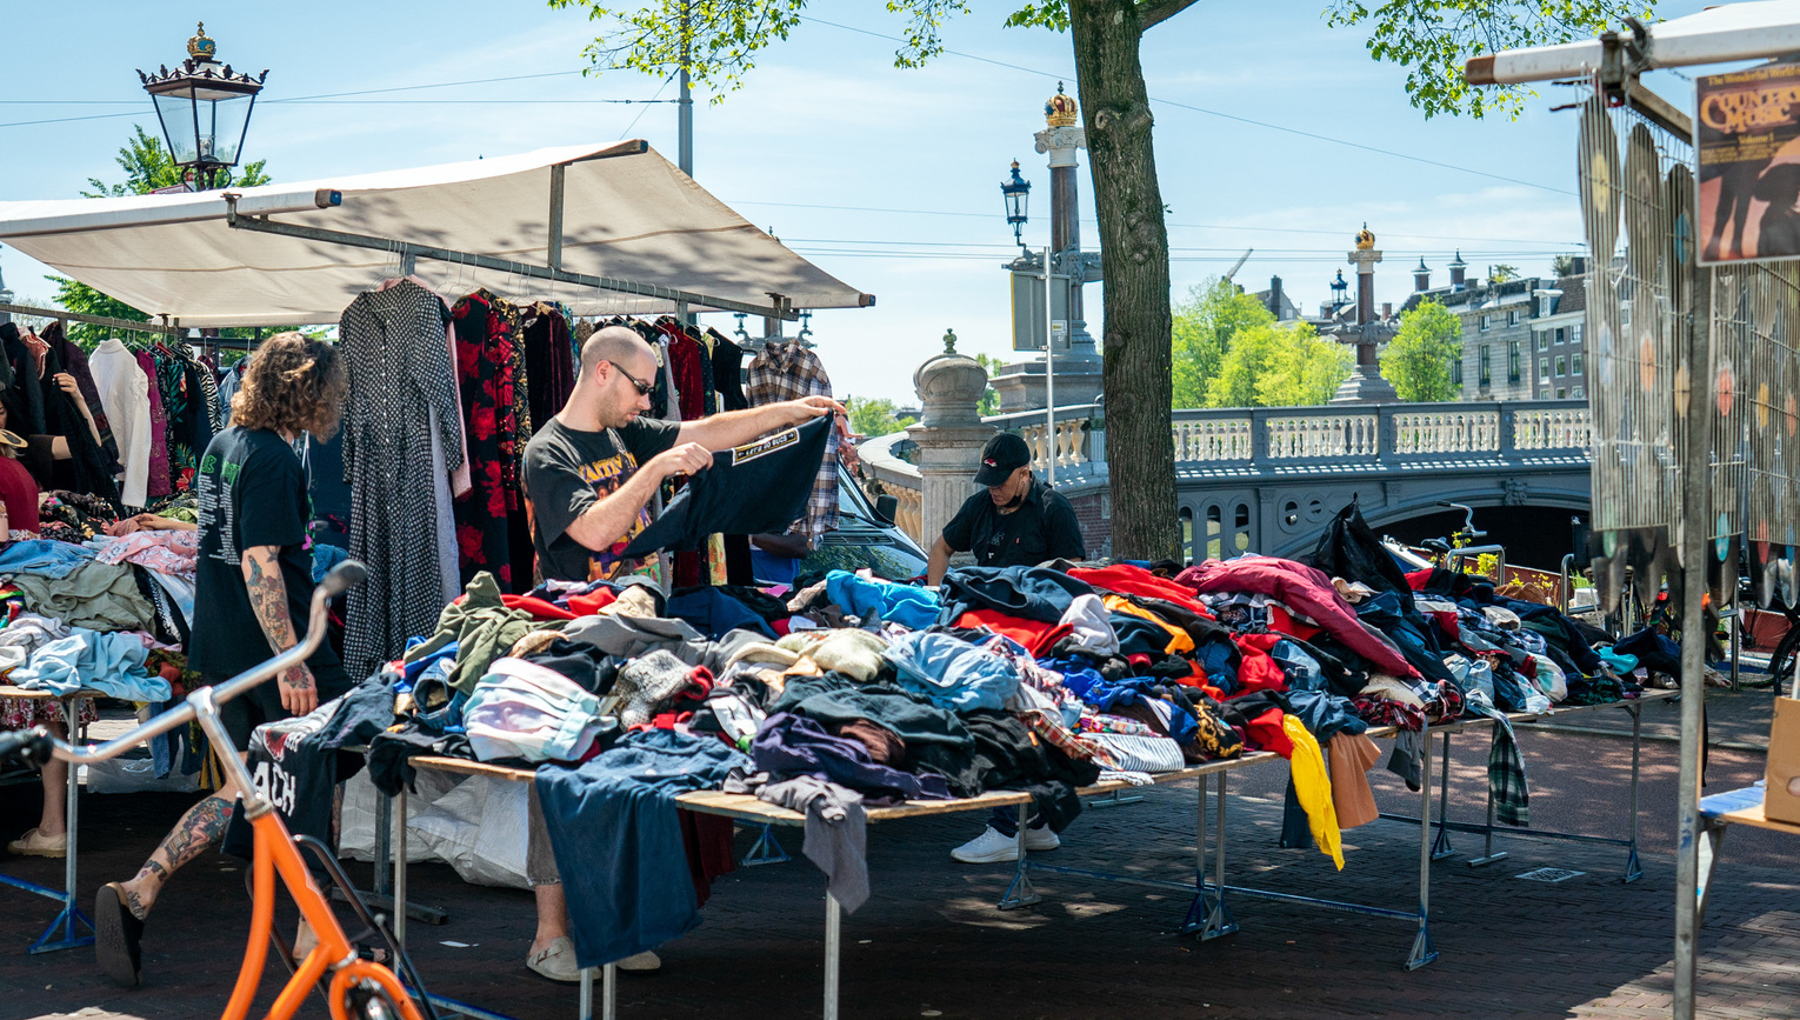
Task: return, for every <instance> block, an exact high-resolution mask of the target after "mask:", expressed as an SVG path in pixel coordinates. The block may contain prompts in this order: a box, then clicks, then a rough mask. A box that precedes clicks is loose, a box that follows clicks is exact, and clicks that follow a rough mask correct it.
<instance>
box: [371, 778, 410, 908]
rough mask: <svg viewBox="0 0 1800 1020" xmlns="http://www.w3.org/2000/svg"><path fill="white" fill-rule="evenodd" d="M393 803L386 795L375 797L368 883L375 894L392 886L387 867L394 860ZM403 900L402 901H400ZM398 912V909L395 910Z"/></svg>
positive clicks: (383, 893) (382, 894) (384, 894)
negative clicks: (372, 858) (372, 861)
mask: <svg viewBox="0 0 1800 1020" xmlns="http://www.w3.org/2000/svg"><path fill="white" fill-rule="evenodd" d="M393 837H394V804H393V801H392V800H390V799H389V798H387V797H379V796H378V797H376V798H375V874H374V878H373V880H372V881H371V883H370V891H371V892H373V893H374V894H375V895H377V896H386V895H388V892H389V890H390V889H392V886H390V885H389V884H388V868H389V867H391V866H392V864H393V860H394V847H393ZM402 902H404V901H402ZM395 913H399V911H395Z"/></svg>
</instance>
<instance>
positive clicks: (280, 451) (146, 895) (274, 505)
mask: <svg viewBox="0 0 1800 1020" xmlns="http://www.w3.org/2000/svg"><path fill="white" fill-rule="evenodd" d="M347 389H348V383H347V381H346V378H345V370H344V365H343V363H342V361H341V360H340V359H339V357H338V351H337V348H336V347H334V346H332V345H331V344H329V343H325V342H323V341H319V340H312V339H308V338H307V337H305V336H303V335H301V334H299V333H280V334H277V335H276V336H273V337H270V338H269V339H268V340H265V341H263V343H262V345H261V346H260V347H258V348H257V350H256V352H255V354H254V355H253V356H252V358H251V359H250V362H249V365H248V367H247V368H246V370H245V372H244V378H243V383H242V385H241V386H240V387H239V388H238V391H237V393H236V395H235V396H233V397H232V400H231V427H230V428H228V429H226V430H225V431H223V432H221V433H219V434H218V435H217V436H215V437H214V438H213V440H212V442H211V443H210V444H209V445H208V446H207V447H206V452H205V453H204V454H203V455H202V457H201V458H200V464H199V469H198V471H197V472H196V473H195V491H196V493H197V495H198V499H199V505H200V514H199V516H200V525H199V530H200V555H199V560H198V563H197V566H196V576H195V597H194V601H195V604H196V605H201V606H205V607H206V611H205V612H204V613H201V614H199V615H198V616H197V617H196V619H195V621H194V627H193V634H192V639H191V640H190V641H189V644H188V665H189V667H190V668H192V669H193V670H195V671H196V672H198V673H199V674H200V675H201V676H202V677H203V678H204V680H205V682H206V683H208V684H214V683H218V682H221V681H223V680H226V679H228V678H230V677H231V676H233V675H235V674H237V673H240V672H242V671H244V670H246V669H249V668H251V667H252V666H255V665H256V664H258V663H260V662H262V661H263V660H265V659H267V658H269V656H270V655H271V654H274V653H278V652H282V651H286V650H287V649H289V648H292V647H293V646H294V645H297V644H299V643H300V641H301V640H302V639H303V638H304V637H305V634H306V621H307V610H308V606H309V604H310V603H311V601H312V590H313V583H312V562H311V559H310V554H309V553H308V551H307V549H306V545H305V539H306V524H307V518H308V516H309V514H308V503H307V494H306V473H305V470H304V469H303V468H302V466H301V464H300V458H299V456H298V455H297V454H296V453H295V452H294V443H295V442H296V441H297V440H298V439H299V438H300V436H301V434H302V433H306V432H310V433H312V434H313V435H315V436H319V437H321V438H329V437H330V436H331V435H332V434H333V433H335V432H336V431H337V426H338V418H339V415H340V414H341V413H342V411H343V406H344V394H345V393H346V391H347ZM349 688H350V680H349V677H348V676H347V675H346V673H345V672H344V668H343V666H342V665H341V664H340V663H339V661H338V657H337V654H336V653H335V652H334V651H332V648H331V645H330V644H329V643H327V644H324V645H321V646H320V647H319V650H318V651H317V652H315V653H313V656H312V658H310V659H308V660H307V662H306V663H305V664H303V665H299V666H295V667H294V668H293V669H291V670H289V671H288V672H287V673H286V674H284V675H282V676H281V677H279V678H278V679H277V682H276V683H274V684H264V685H262V686H259V687H256V688H253V689H252V690H250V691H247V692H246V693H244V694H243V695H242V696H240V697H237V698H235V699H233V700H231V701H229V702H226V703H225V704H224V705H221V706H219V717H220V721H221V722H223V723H224V725H225V729H226V731H227V732H228V733H230V734H231V738H232V741H233V742H234V743H235V744H236V745H237V746H238V748H239V754H240V756H241V755H242V754H243V750H242V749H243V748H244V747H245V746H246V745H247V743H248V741H249V739H250V731H251V730H252V729H254V728H255V727H256V726H257V725H259V724H261V723H265V722H272V721H274V720H277V719H285V718H289V717H290V716H299V715H305V714H306V713H308V712H311V711H312V710H313V709H314V708H316V707H318V705H319V704H320V703H321V702H324V701H328V700H330V699H332V698H335V697H337V696H338V695H340V694H343V693H344V692H345V691H347V690H348V689H349ZM237 793H238V791H237V789H236V787H235V786H232V785H231V784H229V783H227V784H226V785H225V786H224V787H222V788H220V789H219V790H216V791H214V792H213V793H211V794H209V795H208V796H207V797H206V798H205V799H204V800H202V801H201V802H200V803H198V804H196V805H194V806H193V807H192V808H190V809H188V812H187V814H185V815H183V816H182V818H181V821H179V822H177V823H176V824H175V828H174V829H173V830H171V831H170V832H169V834H168V835H167V836H165V837H163V840H162V842H161V843H160V844H158V846H157V848H156V850H155V852H154V853H152V854H151V855H150V858H149V860H147V861H145V862H144V866H143V868H142V869H140V870H139V871H138V873H137V875H136V877H134V878H132V879H131V880H130V881H127V882H110V883H108V884H106V885H104V886H102V887H101V888H100V891H99V893H98V894H97V896H96V901H95V905H94V924H95V940H94V949H95V955H96V957H97V958H98V960H99V963H100V966H101V968H102V969H103V970H104V971H105V972H106V973H107V974H108V975H109V976H111V977H112V978H113V979H114V980H116V981H118V982H119V983H121V984H124V985H128V986H130V985H136V984H137V983H138V978H139V973H140V968H141V955H140V952H139V939H140V937H141V936H142V934H143V929H144V920H145V918H147V917H148V916H149V913H150V908H151V906H152V905H153V904H154V903H155V902H156V898H157V896H158V894H159V893H161V891H162V888H163V885H164V883H166V882H167V881H168V880H169V877H170V876H171V875H173V874H174V873H175V871H176V870H177V869H179V868H180V867H181V866H182V865H184V864H186V863H188V862H189V861H191V860H193V859H194V858H196V857H198V856H199V855H200V854H201V853H202V852H204V851H205V850H206V849H207V848H208V847H211V846H214V845H216V844H217V843H218V842H219V840H220V839H221V837H223V835H224V833H225V826H226V822H227V821H229V820H230V818H231V811H232V803H233V801H235V800H236V799H237ZM303 934H304V933H303Z"/></svg>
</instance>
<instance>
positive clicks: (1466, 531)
mask: <svg viewBox="0 0 1800 1020" xmlns="http://www.w3.org/2000/svg"><path fill="white" fill-rule="evenodd" d="M1437 505H1438V506H1443V507H1449V508H1450V509H1452V510H1461V511H1462V512H1463V526H1462V534H1463V535H1465V536H1467V537H1469V538H1486V537H1487V532H1485V531H1480V530H1478V529H1476V527H1475V508H1474V507H1471V506H1465V505H1463V504H1462V503H1452V502H1450V501H1449V500H1447V499H1440V500H1438V501H1437Z"/></svg>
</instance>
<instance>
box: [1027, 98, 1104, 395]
mask: <svg viewBox="0 0 1800 1020" xmlns="http://www.w3.org/2000/svg"><path fill="white" fill-rule="evenodd" d="M1044 124H1045V127H1044V130H1042V131H1039V132H1038V133H1037V134H1036V136H1035V139H1034V140H1035V143H1036V148H1037V151H1039V152H1042V153H1044V154H1046V155H1048V156H1049V157H1050V248H1051V250H1052V251H1054V252H1055V253H1056V261H1057V266H1056V268H1055V271H1056V272H1058V273H1060V274H1063V275H1065V276H1069V277H1072V278H1073V282H1072V283H1071V284H1070V285H1069V296H1068V300H1069V311H1068V315H1069V340H1068V343H1069V349H1068V353H1067V355H1066V357H1065V359H1064V360H1065V361H1066V362H1083V361H1095V360H1097V358H1098V355H1097V352H1096V351H1095V350H1094V339H1093V337H1091V336H1089V335H1088V332H1087V322H1086V320H1085V319H1084V318H1083V314H1082V301H1081V287H1082V284H1085V283H1088V282H1091V281H1093V280H1097V279H1099V278H1100V261H1099V259H1100V256H1099V253H1098V252H1094V253H1091V254H1090V255H1089V256H1087V257H1084V256H1083V254H1082V251H1081V192H1080V190H1079V188H1078V187H1077V184H1076V179H1075V170H1076V169H1077V167H1078V166H1079V165H1080V164H1079V163H1078V162H1077V161H1076V153H1078V152H1080V151H1081V150H1082V149H1085V148H1087V130H1086V129H1085V128H1083V127H1081V126H1080V125H1081V112H1080V109H1079V107H1078V106H1077V105H1076V102H1075V97H1073V96H1071V95H1068V94H1067V93H1065V92H1064V91H1063V83H1062V82H1057V83H1056V95H1054V96H1051V97H1050V98H1049V99H1047V100H1045V102H1044Z"/></svg>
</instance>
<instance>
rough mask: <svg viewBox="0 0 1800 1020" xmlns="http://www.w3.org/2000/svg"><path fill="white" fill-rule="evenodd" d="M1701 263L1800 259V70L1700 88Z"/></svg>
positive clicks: (1760, 72) (1790, 67)
mask: <svg viewBox="0 0 1800 1020" xmlns="http://www.w3.org/2000/svg"><path fill="white" fill-rule="evenodd" d="M1695 91H1696V98H1697V104H1696V116H1695V117H1694V151H1695V153H1696V156H1697V162H1698V164H1699V172H1698V174H1697V175H1696V178H1695V180H1696V182H1697V185H1698V195H1697V201H1696V203H1695V205H1696V207H1697V208H1696V211H1697V212H1698V213H1699V220H1700V222H1699V228H1700V230H1699V235H1700V236H1699V241H1700V262H1701V264H1703V265H1714V264H1718V263H1724V262H1742V261H1745V260H1747V259H1791V258H1795V257H1800V65H1796V64H1772V65H1769V66H1765V67H1758V68H1754V69H1752V70H1748V71H1738V72H1734V73H1732V74H1715V75H1708V76H1706V77H1703V78H1699V79H1697V80H1696V82H1695Z"/></svg>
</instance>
